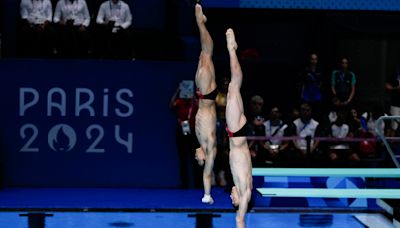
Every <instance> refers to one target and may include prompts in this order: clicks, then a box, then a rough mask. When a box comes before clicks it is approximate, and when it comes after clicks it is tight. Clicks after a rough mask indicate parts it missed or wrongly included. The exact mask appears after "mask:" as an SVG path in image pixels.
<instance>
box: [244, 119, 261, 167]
mask: <svg viewBox="0 0 400 228" xmlns="http://www.w3.org/2000/svg"><path fill="white" fill-rule="evenodd" d="M247 128H248V130H247V136H265V126H264V117H262V116H256V117H254V119H252V120H251V121H249V122H248V123H247ZM247 143H248V145H249V149H250V156H251V162H252V164H253V166H254V167H262V166H264V165H265V159H266V157H265V149H264V143H265V140H258V139H257V140H249V141H248V142H247Z"/></svg>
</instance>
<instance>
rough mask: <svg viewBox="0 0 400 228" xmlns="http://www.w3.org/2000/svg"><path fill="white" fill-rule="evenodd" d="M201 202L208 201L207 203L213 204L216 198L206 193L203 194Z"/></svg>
mask: <svg viewBox="0 0 400 228" xmlns="http://www.w3.org/2000/svg"><path fill="white" fill-rule="evenodd" d="M201 202H202V203H206V204H210V205H211V204H213V203H214V200H213V198H212V197H211V195H206V194H205V195H204V196H203V198H201Z"/></svg>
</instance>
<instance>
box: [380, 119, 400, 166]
mask: <svg viewBox="0 0 400 228" xmlns="http://www.w3.org/2000/svg"><path fill="white" fill-rule="evenodd" d="M384 120H400V116H381V117H379V118H378V119H377V120H376V123H375V132H376V134H377V135H378V136H379V137H380V138H381V139H382V142H383V143H384V145H385V147H386V150H387V152H388V153H389V155H390V157H391V158H392V161H393V163H394V164H395V166H396V167H397V168H400V164H399V162H398V161H397V159H396V155H395V154H394V153H393V151H392V148H391V147H390V145H389V143H388V142H387V140H386V138H385V133H384V132H382V131H381V129H380V126H381V124H382V121H384Z"/></svg>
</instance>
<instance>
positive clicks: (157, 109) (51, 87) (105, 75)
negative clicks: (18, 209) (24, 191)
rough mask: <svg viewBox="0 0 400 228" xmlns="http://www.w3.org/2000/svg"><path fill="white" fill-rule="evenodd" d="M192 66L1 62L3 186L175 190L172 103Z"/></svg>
mask: <svg viewBox="0 0 400 228" xmlns="http://www.w3.org/2000/svg"><path fill="white" fill-rule="evenodd" d="M196 66H197V63H180V62H140V61H135V62H130V61H93V60H88V61H78V60H76V61H73V60H71V61H62V60H58V61H49V60H32V61H23V60H1V61H0V75H1V77H0V80H1V83H0V85H1V87H0V99H1V107H2V108H1V110H2V111H1V112H0V125H1V128H0V149H1V160H0V161H1V164H2V165H3V167H2V169H3V170H4V172H3V173H4V174H3V175H4V181H5V185H6V186H43V187H49V186H53V187H97V186H98V187H100V186H101V187H104V186H107V187H177V186H179V184H180V180H179V167H178V164H179V163H178V161H177V159H178V157H177V152H176V148H175V116H174V113H172V112H171V111H170V110H169V106H168V105H169V101H170V98H171V96H172V95H173V93H174V91H175V89H176V87H177V85H178V83H179V81H180V80H182V79H193V78H194V74H195V69H196Z"/></svg>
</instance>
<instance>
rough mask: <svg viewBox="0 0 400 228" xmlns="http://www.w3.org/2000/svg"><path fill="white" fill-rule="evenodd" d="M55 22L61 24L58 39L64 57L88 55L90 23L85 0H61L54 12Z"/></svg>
mask: <svg viewBox="0 0 400 228" xmlns="http://www.w3.org/2000/svg"><path fill="white" fill-rule="evenodd" d="M53 22H54V23H57V24H58V25H59V27H58V28H59V31H58V35H59V37H58V41H59V47H60V54H61V56H63V57H77V56H78V57H87V54H88V44H89V34H88V31H87V28H88V26H89V24H90V15H89V10H88V7H87V4H86V1H85V0H59V1H58V3H57V5H56V9H55V12H54V19H53Z"/></svg>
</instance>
